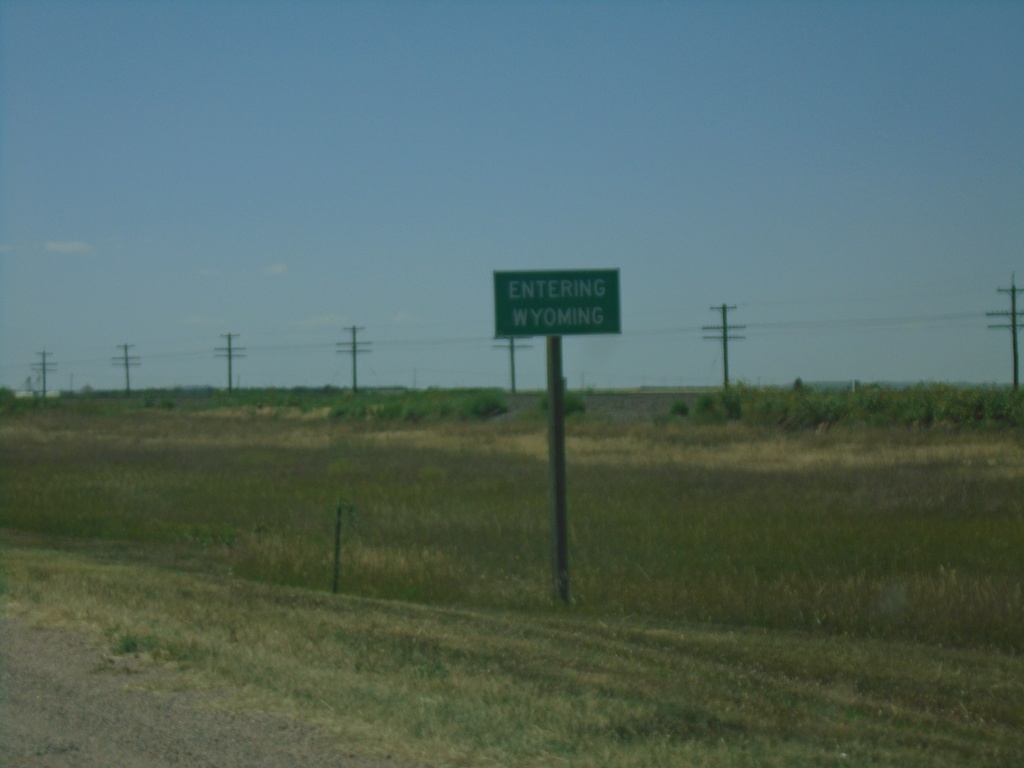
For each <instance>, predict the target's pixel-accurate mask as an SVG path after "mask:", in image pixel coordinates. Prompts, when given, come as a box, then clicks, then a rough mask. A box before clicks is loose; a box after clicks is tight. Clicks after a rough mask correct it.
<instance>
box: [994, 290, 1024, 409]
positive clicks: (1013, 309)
mask: <svg viewBox="0 0 1024 768" xmlns="http://www.w3.org/2000/svg"><path fill="white" fill-rule="evenodd" d="M996 290H997V291H998V292H999V293H1007V294H1009V295H1010V311H1009V312H986V313H985V314H986V315H988V316H989V317H1005V318H1007V319H1008V320H1009V321H1010V322H1009V323H1007V324H1005V325H990V326H989V328H1009V329H1010V343H1011V344H1012V345H1013V388H1014V389H1018V388H1019V387H1020V378H1019V375H1018V362H1017V361H1018V355H1017V329H1018V328H1024V324H1022V323H1020V322H1018V320H1017V294H1018V293H1024V288H1018V287H1017V283H1016V274H1015V273H1011V274H1010V287H1009V288H997V289H996Z"/></svg>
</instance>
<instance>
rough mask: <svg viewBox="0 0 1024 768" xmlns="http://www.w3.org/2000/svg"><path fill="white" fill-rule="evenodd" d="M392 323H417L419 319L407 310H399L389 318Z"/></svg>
mask: <svg viewBox="0 0 1024 768" xmlns="http://www.w3.org/2000/svg"><path fill="white" fill-rule="evenodd" d="M391 324H392V325H419V324H420V319H419V318H418V317H416V315H414V314H411V313H409V312H399V313H398V314H397V315H395V316H394V317H392V318H391Z"/></svg>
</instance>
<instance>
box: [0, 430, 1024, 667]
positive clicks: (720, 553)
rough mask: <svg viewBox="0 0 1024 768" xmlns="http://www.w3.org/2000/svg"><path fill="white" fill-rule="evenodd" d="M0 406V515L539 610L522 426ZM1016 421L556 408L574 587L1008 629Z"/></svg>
mask: <svg viewBox="0 0 1024 768" xmlns="http://www.w3.org/2000/svg"><path fill="white" fill-rule="evenodd" d="M376 423H377V422H372V421H371V422H367V421H365V420H360V421H355V422H352V421H348V420H337V419H323V418H321V419H300V418H294V419H286V418H273V417H271V418H250V417H245V416H230V417H229V416H222V415H217V414H216V413H213V414H207V415H197V414H184V413H176V412H170V413H165V412H154V411H137V412H135V413H132V414H122V415H114V416H110V415H108V416H104V417H98V416H95V415H88V414H78V413H66V412H60V411H56V412H41V413H36V414H29V415H24V416H16V417H6V418H5V419H4V421H3V422H2V424H0V426H2V429H3V432H2V435H3V442H2V445H0V451H2V456H0V458H2V463H0V467H2V469H0V482H2V483H3V494H4V499H3V502H4V503H3V505H2V507H0V527H3V528H7V529H12V530H19V531H24V532H29V533H32V534H35V535H38V536H43V537H45V539H46V540H49V541H58V540H60V541H67V540H69V539H76V540H81V541H87V540H102V541H109V542H122V543H126V544H132V543H134V544H138V545H145V546H146V547H147V548H149V550H150V551H152V552H153V553H157V552H160V553H163V554H162V555H161V557H163V558H164V559H166V560H168V561H173V560H174V559H175V558H184V559H186V560H188V561H189V562H196V561H201V562H204V563H206V564H207V565H208V567H211V568H221V569H229V570H230V571H231V572H232V573H234V574H236V575H238V576H242V577H244V578H247V579H252V580H258V581H264V582H268V583H274V584H281V585H287V586H294V587H302V588H307V589H313V590H327V589H329V588H330V585H331V579H332V574H333V544H334V525H335V510H336V509H337V507H338V505H339V503H344V504H345V505H349V506H351V509H352V511H351V512H350V513H347V514H346V515H345V518H344V521H343V530H342V550H341V590H342V591H343V592H345V593H348V594H352V595H359V596H364V597H370V598H385V599H402V600H412V601H417V602H421V603H427V604H434V605H453V606H456V605H457V606H471V607H487V608H502V609H516V610H528V611H542V612H547V611H552V610H557V606H555V605H554V604H553V600H552V594H551V593H552V589H551V585H550V582H551V578H550V572H549V566H548V548H549V528H548V526H549V519H548V488H547V468H546V454H545V450H546V448H545V433H544V427H543V425H540V424H536V423H526V422H524V423H501V424H496V423H493V424H479V425H477V424H472V423H434V422H431V423H430V424H429V425H428V426H416V425H414V424H413V425H408V424H407V423H406V422H401V424H402V426H401V427H379V426H375V425H376ZM1022 459H1024V447H1022V441H1021V438H1020V435H1019V434H1017V433H1016V432H998V433H984V432H982V433H970V434H954V435H950V434H948V433H943V432H939V431H924V432H908V431H906V430H896V431H893V430H878V429H859V430H851V431H840V432H831V433H829V434H828V435H815V434H813V433H786V432H780V431H777V430H758V429H750V428H746V427H742V426H736V425H732V426H727V427H695V426H691V425H688V424H686V423H683V424H676V425H662V426H648V427H615V426H611V425H588V424H586V423H574V424H573V425H571V428H570V434H569V447H568V462H569V520H570V570H571V588H572V595H573V600H574V607H573V610H574V611H575V612H576V613H579V614H585V615H591V616H597V617H615V616H626V615H629V616H640V617H646V618H649V619H651V620H659V621H662V620H667V621H678V620H686V621H699V622H712V623H717V624H723V625H730V626H747V627H763V628H772V629H784V630H801V631H811V632H817V633H824V634H828V635H842V634H853V635H858V636H865V637H880V638H896V639H905V640H918V641H924V642H932V643H942V644H947V645H957V646H963V647H976V646H993V647H998V648H1002V649H1006V650H1010V651H1014V652H1021V651H1022V650H1024V595H1022V582H1024V578H1022V573H1024V569H1022V566H1021V562H1020V551H1021V545H1022V544H1024V506H1022V505H1024V502H1022V500H1021V496H1020V492H1019V489H1020V488H1021V483H1022V479H1024V461H1022Z"/></svg>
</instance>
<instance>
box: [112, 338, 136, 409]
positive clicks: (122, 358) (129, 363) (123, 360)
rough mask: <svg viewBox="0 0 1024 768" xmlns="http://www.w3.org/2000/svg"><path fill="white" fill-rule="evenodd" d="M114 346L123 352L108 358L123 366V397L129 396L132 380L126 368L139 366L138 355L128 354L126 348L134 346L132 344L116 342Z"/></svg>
mask: <svg viewBox="0 0 1024 768" xmlns="http://www.w3.org/2000/svg"><path fill="white" fill-rule="evenodd" d="M116 346H117V348H118V349H120V350H122V351H123V353H124V354H122V355H118V356H117V357H112V358H110V359H111V360H112V361H113V363H114V365H123V366H124V394H125V397H130V396H131V394H132V382H131V378H130V376H129V374H128V370H129V369H130V368H138V367H139V358H138V355H129V354H128V350H129V349H131V348H132V347H134V346H135V345H134V344H118V345H116Z"/></svg>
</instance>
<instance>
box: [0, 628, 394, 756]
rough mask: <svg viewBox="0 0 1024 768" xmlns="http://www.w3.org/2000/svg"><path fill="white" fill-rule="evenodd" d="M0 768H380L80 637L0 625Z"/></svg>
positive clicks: (325, 739)
mask: <svg viewBox="0 0 1024 768" xmlns="http://www.w3.org/2000/svg"><path fill="white" fill-rule="evenodd" d="M0 658H2V666H0V765H2V766H5V767H9V768H15V767H18V768H21V767H22V766H33V767H35V766H76V768H92V767H93V766H95V767H96V768H110V767H111V766H119V767H121V768H164V767H165V766H194V767H200V766H211V767H212V766H217V768H243V766H244V767H245V768H293V767H294V766H299V765H301V766H307V767H310V768H321V767H323V768H326V767H327V766H331V767H335V766H337V767H341V768H386V767H387V766H394V765H395V764H394V763H391V762H381V761H375V760H367V759H364V758H360V757H358V756H355V755H351V754H347V753H346V752H345V751H344V749H343V747H342V746H340V745H339V744H338V743H337V742H336V741H334V740H332V739H331V738H330V737H329V735H328V734H327V733H326V732H324V731H322V730H320V729H318V728H316V727H313V726H309V725H305V724H301V723H296V722H293V721H291V720H289V719H287V718H282V717H277V716H270V715H263V714H250V713H244V714H240V713H237V712H230V711H227V710H225V709H223V708H218V707H216V706H215V705H216V703H217V700H218V699H220V698H224V697H225V696H226V695H227V692H225V691H220V692H218V691H209V690H206V691H196V690H183V689H182V688H183V687H182V686H181V685H179V684H176V673H175V672H173V671H171V670H167V669H163V668H161V667H159V666H158V665H153V664H147V663H145V662H144V661H143V660H141V659H139V658H138V657H133V656H131V655H128V656H111V655H110V654H109V653H107V652H105V651H104V649H102V648H98V647H96V646H95V645H93V644H91V643H90V642H89V641H88V640H87V639H86V638H85V637H84V636H83V635H81V634H78V633H76V632H72V631H67V630H61V629H40V628H35V627H31V626H29V625H27V624H26V623H24V622H23V621H21V620H19V619H13V618H0Z"/></svg>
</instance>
